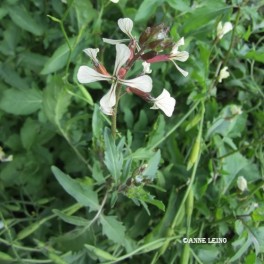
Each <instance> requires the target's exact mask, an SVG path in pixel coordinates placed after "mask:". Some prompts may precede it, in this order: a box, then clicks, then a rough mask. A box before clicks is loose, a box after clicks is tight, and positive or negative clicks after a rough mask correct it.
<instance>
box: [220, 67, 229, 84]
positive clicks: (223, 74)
mask: <svg viewBox="0 0 264 264" xmlns="http://www.w3.org/2000/svg"><path fill="white" fill-rule="evenodd" d="M229 76H230V73H229V72H228V67H227V66H225V67H224V68H223V69H221V71H220V73H219V77H218V82H220V83H221V82H222V80H223V79H226V78H228V77H229Z"/></svg>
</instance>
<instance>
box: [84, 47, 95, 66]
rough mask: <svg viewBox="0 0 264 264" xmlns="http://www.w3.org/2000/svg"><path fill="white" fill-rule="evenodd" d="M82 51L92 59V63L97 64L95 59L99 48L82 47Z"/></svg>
mask: <svg viewBox="0 0 264 264" xmlns="http://www.w3.org/2000/svg"><path fill="white" fill-rule="evenodd" d="M83 51H84V52H85V53H86V55H88V56H89V57H90V58H91V59H92V61H93V62H94V63H96V64H99V62H98V60H97V53H98V52H99V49H91V48H88V49H84V50H83Z"/></svg>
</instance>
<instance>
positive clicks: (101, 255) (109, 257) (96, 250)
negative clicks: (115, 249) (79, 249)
mask: <svg viewBox="0 0 264 264" xmlns="http://www.w3.org/2000/svg"><path fill="white" fill-rule="evenodd" d="M84 246H85V247H86V248H87V249H88V250H89V251H90V252H92V253H93V254H95V255H96V256H97V257H98V258H100V259H103V260H110V261H115V260H117V258H116V257H114V256H112V255H111V254H109V253H108V252H106V251H104V250H102V249H100V248H97V247H94V246H92V245H87V244H86V245H84Z"/></svg>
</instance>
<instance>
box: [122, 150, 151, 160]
mask: <svg viewBox="0 0 264 264" xmlns="http://www.w3.org/2000/svg"><path fill="white" fill-rule="evenodd" d="M152 156H153V151H152V150H149V149H146V148H139V149H137V150H136V151H134V152H133V153H131V154H129V155H128V156H127V157H126V159H133V160H144V159H150V158H151V157H152Z"/></svg>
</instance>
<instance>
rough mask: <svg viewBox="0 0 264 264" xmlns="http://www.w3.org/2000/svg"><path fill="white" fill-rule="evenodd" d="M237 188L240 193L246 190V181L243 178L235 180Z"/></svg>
mask: <svg viewBox="0 0 264 264" xmlns="http://www.w3.org/2000/svg"><path fill="white" fill-rule="evenodd" d="M237 187H238V189H239V190H240V191H241V192H244V191H245V190H247V180H246V179H245V178H244V177H243V176H239V177H238V178H237Z"/></svg>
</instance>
